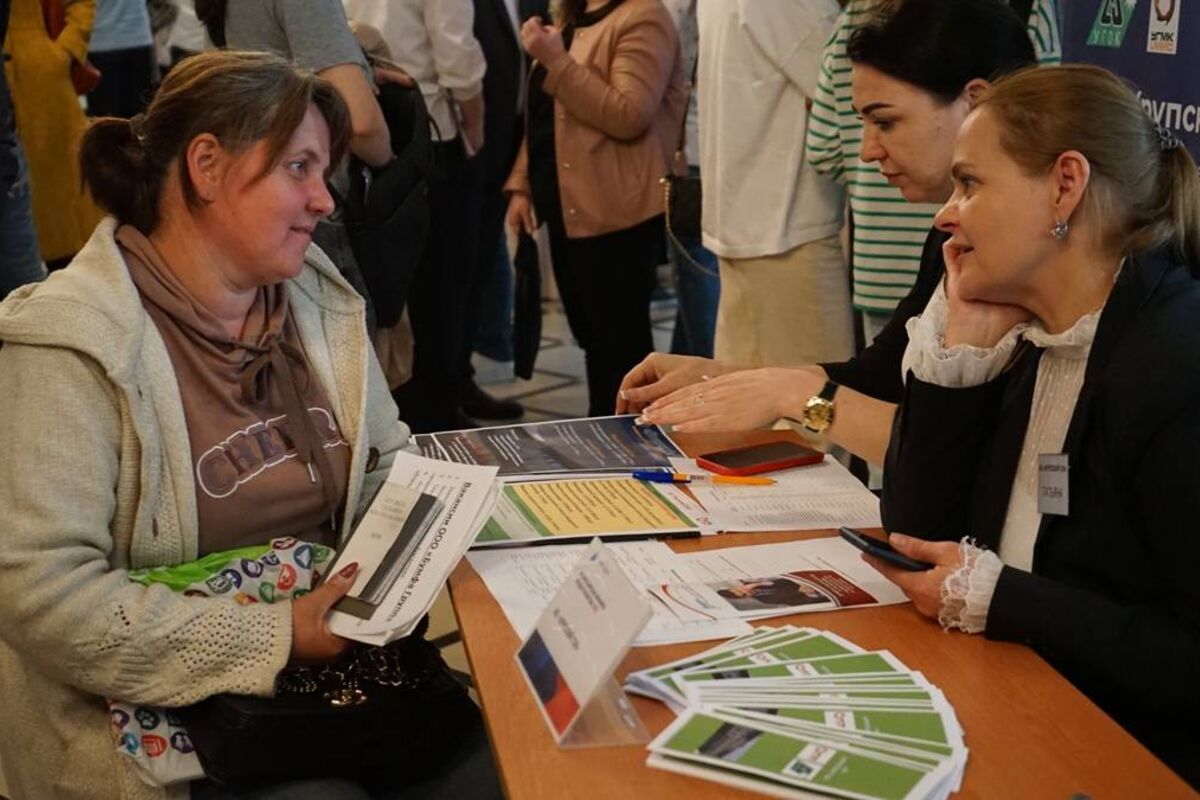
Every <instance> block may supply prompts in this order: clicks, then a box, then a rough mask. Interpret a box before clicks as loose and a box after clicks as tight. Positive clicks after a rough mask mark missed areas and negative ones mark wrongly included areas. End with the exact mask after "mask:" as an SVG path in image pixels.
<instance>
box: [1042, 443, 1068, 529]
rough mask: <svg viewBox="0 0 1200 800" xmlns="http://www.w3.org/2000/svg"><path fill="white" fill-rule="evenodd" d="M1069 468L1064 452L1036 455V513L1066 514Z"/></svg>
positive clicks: (1063, 515) (1061, 515) (1062, 515)
mask: <svg viewBox="0 0 1200 800" xmlns="http://www.w3.org/2000/svg"><path fill="white" fill-rule="evenodd" d="M1069 469H1070V467H1069V466H1068V464H1067V454H1066V453H1042V454H1041V455H1039V456H1038V498H1037V499H1038V504H1037V506H1038V513H1040V514H1054V515H1055V516H1059V517H1065V516H1067V508H1068V503H1067V500H1068V497H1067V488H1068V483H1069V481H1068V475H1069V474H1070V472H1069Z"/></svg>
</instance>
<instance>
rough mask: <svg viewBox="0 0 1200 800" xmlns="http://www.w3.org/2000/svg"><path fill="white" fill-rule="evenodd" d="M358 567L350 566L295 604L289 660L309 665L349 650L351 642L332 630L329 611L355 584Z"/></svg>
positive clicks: (293, 606) (293, 607) (293, 603)
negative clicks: (330, 628) (336, 634)
mask: <svg viewBox="0 0 1200 800" xmlns="http://www.w3.org/2000/svg"><path fill="white" fill-rule="evenodd" d="M357 573H358V564H357V563H355V564H350V565H349V566H347V567H344V568H343V569H341V570H340V571H339V572H337V573H335V574H333V575H330V576H329V578H328V579H326V581H325V582H324V583H322V584H321V585H320V586H318V587H317V588H316V589H313V590H312V591H311V592H309V593H308V594H306V595H304V596H303V597H301V598H299V599H298V600H293V601H292V653H291V657H290V658H289V661H291V662H292V663H300V664H307V663H313V662H318V663H320V662H325V661H333V660H334V659H335V658H337V657H338V656H340V655H341V654H342V653H344V652H345V651H346V649H347V648H349V647H350V640H348V639H343V638H342V637H340V636H335V635H334V634H333V633H332V632H331V631H330V630H329V620H328V619H327V617H328V616H329V611H330V609H332V608H333V605H334V603H336V602H337V601H339V600H341V599H342V598H343V597H345V596H346V592H348V591H350V587H351V586H353V585H354V576H355V575H356V574H357Z"/></svg>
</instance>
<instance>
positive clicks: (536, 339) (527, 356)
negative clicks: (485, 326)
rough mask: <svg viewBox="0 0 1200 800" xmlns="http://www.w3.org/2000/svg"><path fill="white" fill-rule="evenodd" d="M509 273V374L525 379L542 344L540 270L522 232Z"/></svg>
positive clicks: (530, 241)
mask: <svg viewBox="0 0 1200 800" xmlns="http://www.w3.org/2000/svg"><path fill="white" fill-rule="evenodd" d="M513 272H514V273H515V276H516V278H515V283H516V285H515V286H514V287H513V372H514V373H515V374H516V375H517V377H519V378H524V379H525V380H529V379H530V378H532V377H533V365H534V363H535V362H536V361H537V355H538V350H539V349H540V348H541V345H542V270H541V265H540V264H539V263H538V248H537V242H535V241H534V240H533V237H531V236H530V235H529V234H527V233H525V232H524V231H522V232H521V233H519V234H518V235H517V252H516V255H514V256H513Z"/></svg>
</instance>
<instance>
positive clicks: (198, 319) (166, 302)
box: [117, 225, 350, 556]
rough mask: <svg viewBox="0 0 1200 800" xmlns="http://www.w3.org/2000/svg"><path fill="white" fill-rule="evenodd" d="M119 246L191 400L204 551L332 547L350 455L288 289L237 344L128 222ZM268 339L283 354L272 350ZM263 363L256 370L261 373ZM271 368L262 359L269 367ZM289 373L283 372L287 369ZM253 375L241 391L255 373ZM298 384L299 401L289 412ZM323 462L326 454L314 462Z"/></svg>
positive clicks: (259, 304) (279, 289) (274, 294)
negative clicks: (306, 435)
mask: <svg viewBox="0 0 1200 800" xmlns="http://www.w3.org/2000/svg"><path fill="white" fill-rule="evenodd" d="M117 242H118V243H119V244H120V246H121V250H122V254H123V255H124V257H125V262H126V264H127V265H128V268H129V274H130V275H131V276H132V278H133V282H134V284H135V285H136V286H137V288H138V292H139V293H140V295H141V299H142V305H143V306H144V307H145V309H146V311H147V313H148V314H149V315H150V318H151V319H152V320H154V324H155V325H156V326H157V328H158V331H159V333H160V334H161V335H162V338H163V341H164V342H165V343H166V347H167V352H168V354H169V355H170V358H171V364H172V366H174V368H175V377H176V379H177V380H178V381H179V394H180V397H181V399H182V400H183V411H184V416H185V418H186V420H187V428H188V436H189V438H190V439H191V447H192V463H193V465H194V468H195V478H196V510H197V513H198V517H199V526H200V529H199V530H200V543H199V552H200V555H201V556H203V555H206V554H208V553H213V552H218V551H221V550H228V549H231V548H234V547H244V546H247V545H252V544H263V543H265V542H266V541H267V540H269V539H272V538H274V537H277V536H294V537H296V538H298V539H303V540H305V541H311V542H320V543H322V544H332V543H333V541H334V538H335V530H336V529H335V526H334V525H333V522H332V512H333V508H334V506H336V511H337V513H338V514H339V515H340V513H341V507H342V505H343V504H344V501H345V496H346V486H347V483H348V481H349V471H350V447H349V444H348V443H347V442H346V440H345V438H344V437H343V436H342V434H341V430H340V429H339V427H338V424H337V421H336V420H335V419H334V416H333V412H332V410H331V407H330V404H329V401H328V398H327V397H326V395H325V392H324V389H323V388H322V387H321V385H320V382H319V381H318V380H317V379H316V378H315V377H314V376H313V375H312V374H311V372H310V371H309V369H308V364H307V359H306V358H304V354H303V349H302V345H301V342H300V337H299V334H298V332H297V330H296V326H295V322H294V321H293V319H292V316H291V313H290V311H289V305H288V295H287V288H286V287H285V286H284V285H283V284H276V285H274V286H267V287H264V288H261V289H259V291H258V296H257V297H256V298H255V300H254V305H253V306H252V307H251V309H250V313H249V315H248V317H247V319H246V324H245V327H244V328H243V330H242V336H241V338H240V339H233V338H231V337H230V336H229V335H228V334H227V333H226V332H225V330H224V329H223V328H222V326H221V324H220V321H219V320H218V319H217V318H216V317H215V316H214V315H213V314H212V313H211V312H209V311H208V310H207V309H205V308H204V307H203V306H202V305H200V303H199V302H197V301H196V300H195V299H194V298H193V297H192V296H191V294H190V293H189V292H188V291H187V289H185V288H184V286H183V284H181V283H180V282H179V280H178V279H177V278H176V277H175V274H174V273H173V272H171V270H170V268H169V267H168V266H167V265H166V264H165V262H164V261H163V260H162V257H161V256H160V255H159V254H158V252H157V251H156V250H155V249H154V246H153V245H152V244H151V243H150V241H149V240H148V239H146V237H145V236H143V235H142V234H141V233H139V232H138V231H137V230H136V229H134V228H132V227H130V226H128V225H126V226H122V227H121V228H120V229H119V230H118V231H117ZM272 342H277V343H278V344H276V345H275V347H276V348H277V352H275V353H274V355H275V357H274V358H270V357H269V356H268V357H265V358H260V356H263V354H264V353H269V352H270V350H271V345H272ZM256 361H257V362H258V363H257V365H256ZM264 362H265V363H264ZM281 367H282V368H283V369H284V370H286V371H287V372H288V373H290V374H289V375H285V374H280V372H281V369H280V368H281ZM256 369H257V375H256V376H255V378H254V379H253V380H251V381H250V382H249V383H250V386H249V387H244V386H243V383H244V379H245V378H246V375H247V373H248V372H251V373H252V372H255V371H256ZM289 379H290V380H291V384H290V385H291V386H294V387H295V396H296V397H297V398H298V400H299V403H298V404H294V405H293V408H294V411H293V413H292V414H289V413H288V412H287V410H286V407H287V406H289V405H292V404H290V403H288V402H286V400H287V396H289V395H288V391H289V389H288V387H287V386H285V385H284V384H285V383H286V382H288V381H289ZM301 409H303V410H304V412H306V413H307V416H308V420H309V421H310V425H311V427H310V428H308V430H309V431H310V432H312V433H313V434H315V435H314V436H312V437H311V438H310V441H312V442H314V448H313V449H314V450H315V449H316V447H317V446H319V447H320V448H321V449H322V450H323V451H324V454H325V457H326V458H327V459H328V465H329V470H328V472H329V474H330V475H331V476H332V479H333V480H332V481H331V487H332V491H329V492H327V491H326V487H325V486H324V485H323V483H322V477H321V474H322V470H320V469H318V466H319V465H318V464H317V463H315V461H314V463H312V464H305V463H303V460H302V458H301V456H300V453H299V452H298V450H300V449H302V448H299V447H298V445H297V436H298V435H300V434H301V433H302V432H298V431H297V427H298V426H299V425H304V424H305V422H304V420H297V419H295V418H294V417H295V416H296V414H298V413H300V410H301ZM317 457H319V455H318V456H317Z"/></svg>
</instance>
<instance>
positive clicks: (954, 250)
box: [942, 242, 1033, 348]
mask: <svg viewBox="0 0 1200 800" xmlns="http://www.w3.org/2000/svg"><path fill="white" fill-rule="evenodd" d="M942 255H943V256H945V260H946V278H945V290H946V305H947V310H948V314H947V319H946V331H945V346H946V347H953V346H955V345H958V344H967V345H971V346H973V347H983V348H991V347H995V346H996V344H997V343H999V341H1000V340H1001V339H1003V338H1004V335H1005V334H1006V333H1008V332H1009V331H1011V330H1012V329H1013V327H1014V326H1016V325H1018V324H1020V323H1022V322H1029V320H1031V319H1033V314H1032V313H1031V312H1030V311H1029V310H1027V309H1025V308H1022V307H1021V306H1014V305H1007V304H1004V303H989V302H986V301H984V300H968V299H967V298H965V297H963V296H962V292H961V287H962V270H963V266H962V262H961V261H960V259H959V257H960V255H961V253H960V252H959V248H958V247H956V246H954V245H953V244H952V243H951V242H946V243H945V244H944V245H942Z"/></svg>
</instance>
